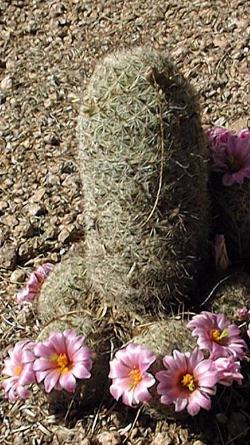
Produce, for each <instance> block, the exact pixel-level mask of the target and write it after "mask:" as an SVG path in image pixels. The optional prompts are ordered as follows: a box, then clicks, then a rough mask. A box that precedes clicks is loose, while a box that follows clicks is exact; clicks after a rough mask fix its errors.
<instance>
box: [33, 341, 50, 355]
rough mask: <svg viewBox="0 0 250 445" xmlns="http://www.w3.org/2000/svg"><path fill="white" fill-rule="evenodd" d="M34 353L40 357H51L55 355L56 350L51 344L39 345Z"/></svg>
mask: <svg viewBox="0 0 250 445" xmlns="http://www.w3.org/2000/svg"><path fill="white" fill-rule="evenodd" d="M34 353H35V355H36V356H38V357H39V356H40V357H50V356H51V355H52V354H54V353H55V349H54V347H53V346H52V345H51V344H49V343H37V344H36V346H35V347H34Z"/></svg>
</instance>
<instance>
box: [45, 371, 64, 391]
mask: <svg viewBox="0 0 250 445" xmlns="http://www.w3.org/2000/svg"><path fill="white" fill-rule="evenodd" d="M59 378H60V372H59V371H58V370H57V369H56V370H54V371H51V372H49V373H48V374H47V376H46V377H45V380H44V389H45V391H46V392H51V391H52V389H53V388H54V387H55V385H56V384H57V382H58V380H59Z"/></svg>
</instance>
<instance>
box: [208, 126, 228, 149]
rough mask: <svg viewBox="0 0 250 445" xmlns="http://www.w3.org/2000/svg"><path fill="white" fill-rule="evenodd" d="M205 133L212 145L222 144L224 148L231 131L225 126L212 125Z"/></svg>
mask: <svg viewBox="0 0 250 445" xmlns="http://www.w3.org/2000/svg"><path fill="white" fill-rule="evenodd" d="M207 135H208V139H209V140H210V142H211V143H212V146H213V147H218V148H219V147H223V146H224V147H225V148H226V146H227V143H228V139H229V138H230V136H231V132H230V131H229V130H228V129H227V128H223V127H213V128H210V129H209V130H208V131H207Z"/></svg>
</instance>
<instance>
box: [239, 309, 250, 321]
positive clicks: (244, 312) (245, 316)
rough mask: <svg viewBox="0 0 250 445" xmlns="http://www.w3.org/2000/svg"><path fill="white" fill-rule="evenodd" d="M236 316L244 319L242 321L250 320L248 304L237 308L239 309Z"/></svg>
mask: <svg viewBox="0 0 250 445" xmlns="http://www.w3.org/2000/svg"><path fill="white" fill-rule="evenodd" d="M236 317H237V318H238V319H239V320H242V321H248V320H250V310H249V309H247V307H246V306H243V307H241V308H240V309H237V311H236Z"/></svg>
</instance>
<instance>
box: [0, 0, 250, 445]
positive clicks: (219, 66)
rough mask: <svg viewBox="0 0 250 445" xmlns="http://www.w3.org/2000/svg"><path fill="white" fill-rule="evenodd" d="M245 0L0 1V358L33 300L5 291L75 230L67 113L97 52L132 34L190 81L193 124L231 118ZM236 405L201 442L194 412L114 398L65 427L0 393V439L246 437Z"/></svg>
mask: <svg viewBox="0 0 250 445" xmlns="http://www.w3.org/2000/svg"><path fill="white" fill-rule="evenodd" d="M247 3H248V2H247V0H245V1H244V0H213V1H212V0H210V1H202V0H200V1H198V0H186V1H185V2H184V1H183V2H181V1H179V0H169V1H165V0H154V1H153V2H152V0H143V1H141V0H63V1H57V0H56V1H54V0H8V1H6V0H0V178H1V183H0V275H1V282H0V298H1V303H0V316H1V318H0V346H1V349H0V359H1V360H2V358H3V357H4V356H5V355H6V350H7V347H8V346H9V345H10V344H11V343H14V342H16V341H18V340H19V339H21V338H25V337H27V336H32V337H33V338H35V337H36V335H37V334H38V333H39V320H37V319H36V315H35V310H34V311H33V309H31V308H26V309H23V310H22V311H20V310H19V309H18V307H17V305H16V301H15V294H16V291H17V290H18V289H19V288H20V287H21V286H22V282H23V281H24V280H25V277H26V275H27V274H28V273H29V272H30V271H31V270H32V268H33V267H34V265H37V264H40V263H42V262H44V261H45V260H50V261H52V262H58V261H60V259H61V257H62V256H63V255H65V254H66V253H67V251H68V250H69V249H70V248H72V246H73V244H74V243H76V242H77V240H78V239H79V238H80V237H81V236H82V234H83V211H84V208H83V199H82V196H81V183H80V180H79V174H78V171H77V166H76V164H75V161H74V153H75V148H76V146H77V143H78V142H77V139H76V119H77V115H78V108H79V102H80V97H81V95H82V93H83V91H84V87H85V85H86V82H87V80H88V78H89V76H90V75H91V73H92V70H93V67H94V66H95V64H96V62H97V60H98V59H99V58H100V57H101V56H103V55H104V54H106V53H107V52H110V51H112V50H114V49H117V48H127V47H131V46H138V45H142V44H147V45H150V46H152V47H154V48H159V49H163V50H166V51H167V52H169V53H170V55H171V57H172V60H173V61H174V62H175V63H176V64H177V65H178V67H179V68H180V70H181V71H182V72H183V73H184V74H185V75H186V77H187V78H188V79H189V80H190V81H191V83H192V84H193V85H194V86H195V87H196V89H197V91H198V93H199V95H200V99H201V109H202V121H203V124H204V126H206V125H214V124H217V125H226V126H230V127H231V128H234V129H239V128H242V127H244V126H246V124H247V113H248V112H249V93H250V84H249V61H250V60H249V55H250V51H249V40H250V38H249V36H250V32H249V31H250V26H249V20H248V17H249V16H248V15H247V10H248V8H247ZM121 413H122V415H121ZM243 413H245V414H243ZM243 413H239V412H238V413H234V412H232V413H231V414H230V415H234V418H231V417H230V418H228V417H227V416H226V414H225V413H221V416H222V417H221V416H220V417H218V414H217V417H216V418H215V420H214V421H213V424H212V425H211V431H213V439H212V442H209V439H202V437H203V436H202V434H201V436H199V433H198V428H197V422H196V421H194V422H193V423H192V424H190V423H189V424H187V425H186V426H183V424H182V425H181V424H178V422H177V423H176V422H174V421H171V419H169V420H168V421H167V422H156V421H152V420H150V419H149V418H146V417H145V416H144V415H143V413H141V412H137V411H132V413H131V412H130V411H126V410H125V412H124V408H123V411H122V410H120V411H119V409H116V408H114V409H112V407H110V409H108V408H107V407H106V408H105V407H102V406H100V407H99V408H98V409H96V410H93V411H91V412H87V413H81V418H80V419H79V420H78V421H77V422H76V423H74V424H72V422H71V423H70V425H67V426H70V428H66V426H65V425H66V423H67V420H68V419H67V416H66V420H65V418H64V419H61V420H60V419H58V416H57V415H56V414H55V413H53V412H51V411H50V410H49V407H48V401H47V400H46V398H45V397H44V396H43V395H41V394H39V395H38V394H35V395H34V397H33V398H32V399H30V400H28V401H27V402H26V403H19V402H18V403H16V404H15V405H14V406H11V405H10V404H9V403H7V402H6V401H4V400H1V399H0V427H1V435H0V443H1V444H2V443H3V444H14V445H19V444H20V445H21V444H32V445H38V444H53V445H57V444H68V443H71V444H79V445H91V444H103V445H105V444H106V445H109V444H110V445H119V444H121V443H127V444H133V445H136V444H137V445H139V444H153V445H156V444H157V445H163V444H165V445H175V444H176V445H177V444H178V445H188V444H192V445H202V444H203V443H204V444H208V443H213V444H225V445H229V444H235V445H244V444H245V445H247V444H248V443H249V442H248V440H247V436H246V434H247V431H248V429H249V427H248V424H249V418H250V413H249V411H248V413H247V412H245V411H244V410H243ZM219 414H220V413H219ZM237 415H238V417H237ZM223 416H224V417H223ZM235 416H236V417H235ZM239 416H241V417H239ZM227 421H228V422H229V424H230V425H231V426H232V425H234V428H233V427H231V428H230V427H227V428H226V427H225V424H226V423H227ZM223 422H224V423H223ZM203 423H204V424H205V423H206V422H205V421H204V422H203ZM201 424H202V422H201ZM237 425H238V429H237V428H236V427H237Z"/></svg>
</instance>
